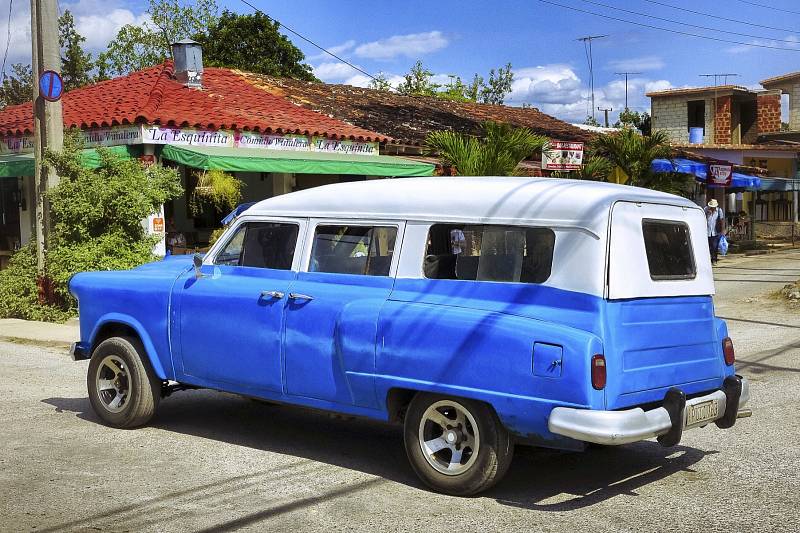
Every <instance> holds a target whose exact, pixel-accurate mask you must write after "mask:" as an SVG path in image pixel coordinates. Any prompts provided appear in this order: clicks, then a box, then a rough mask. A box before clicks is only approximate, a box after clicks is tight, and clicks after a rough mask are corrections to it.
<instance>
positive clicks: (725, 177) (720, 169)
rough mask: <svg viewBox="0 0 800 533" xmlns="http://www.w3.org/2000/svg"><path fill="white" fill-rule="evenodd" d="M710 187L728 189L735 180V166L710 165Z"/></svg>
mask: <svg viewBox="0 0 800 533" xmlns="http://www.w3.org/2000/svg"><path fill="white" fill-rule="evenodd" d="M708 177H709V180H708V182H709V185H716V186H718V187H728V186H730V184H731V180H732V179H733V165H708Z"/></svg>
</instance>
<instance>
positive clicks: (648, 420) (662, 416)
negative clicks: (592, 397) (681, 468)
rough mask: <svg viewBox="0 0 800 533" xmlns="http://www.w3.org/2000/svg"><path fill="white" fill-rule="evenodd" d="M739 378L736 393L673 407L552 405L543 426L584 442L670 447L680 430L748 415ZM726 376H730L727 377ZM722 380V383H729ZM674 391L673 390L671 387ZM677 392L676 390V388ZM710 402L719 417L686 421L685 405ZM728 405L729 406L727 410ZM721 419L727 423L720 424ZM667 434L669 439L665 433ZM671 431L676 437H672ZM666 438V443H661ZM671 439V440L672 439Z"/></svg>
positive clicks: (720, 392)
mask: <svg viewBox="0 0 800 533" xmlns="http://www.w3.org/2000/svg"><path fill="white" fill-rule="evenodd" d="M737 378H738V379H739V380H740V381H741V390H740V391H739V390H737V391H736V392H738V394H735V393H734V394H731V393H730V391H729V393H728V394H726V392H725V390H726V387H723V390H716V391H714V392H712V393H711V394H707V395H705V396H700V397H698V398H692V399H691V400H685V399H684V402H683V403H682V404H681V405H679V406H678V407H677V408H676V409H677V410H675V409H673V408H672V407H670V406H667V405H666V403H667V402H666V401H665V406H663V407H658V408H656V409H651V410H649V411H644V410H643V409H641V408H639V407H637V408H635V409H628V410H625V411H594V410H591V409H574V408H570V407H556V408H554V409H553V410H552V412H551V413H550V418H549V420H548V422H547V426H548V428H549V429H550V431H551V432H552V433H556V434H558V435H563V436H565V437H571V438H573V439H577V440H581V441H584V442H593V443H596V444H606V445H609V444H610V445H616V444H627V443H629V442H637V441H640V440H645V439H650V438H653V437H660V438H659V441H661V443H662V444H664V445H665V446H673V445H675V444H677V442H678V441H679V440H680V436H681V433H682V432H683V431H684V430H687V429H692V428H695V427H698V426H703V425H706V424H710V423H711V422H715V423H716V424H717V425H719V426H720V427H730V426H732V425H733V422H734V421H735V420H736V418H743V417H746V416H750V411H749V410H748V409H742V407H744V405H745V404H747V402H748V401H749V400H750V384H749V382H748V381H747V379H746V378H743V377H740V376H737ZM728 379H730V378H728ZM728 379H726V384H725V385H726V386H727V385H729V383H728ZM671 390H672V391H677V389H671ZM678 393H679V394H682V393H680V391H678ZM729 395H730V396H731V397H732V399H734V400H735V399H736V396H738V402H737V405H730V406H729V405H728V403H729V401H728V396H729ZM708 401H714V402H716V404H717V407H718V413H719V416H718V417H717V418H715V419H714V420H704V421H702V422H699V423H695V424H692V425H687V424H686V407H687V406H691V405H697V404H700V403H703V402H708ZM729 408H730V409H729ZM723 419H725V420H724V421H725V422H727V421H729V423H723ZM667 434H670V438H669V439H665V436H666V435H667ZM675 434H677V437H676V438H675ZM662 439H664V440H669V442H666V443H665V442H664V441H663V440H662ZM672 441H674V442H672Z"/></svg>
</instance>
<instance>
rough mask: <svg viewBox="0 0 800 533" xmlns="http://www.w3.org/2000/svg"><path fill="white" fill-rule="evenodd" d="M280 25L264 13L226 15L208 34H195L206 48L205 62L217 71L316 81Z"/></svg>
mask: <svg viewBox="0 0 800 533" xmlns="http://www.w3.org/2000/svg"><path fill="white" fill-rule="evenodd" d="M279 30H280V25H279V24H278V23H277V22H273V21H272V20H270V18H269V17H267V16H265V15H264V14H263V13H260V12H256V13H254V14H252V15H237V14H236V13H232V12H230V11H228V10H225V11H223V12H222V15H221V16H220V17H219V19H217V20H216V21H215V22H214V23H213V24H212V25H211V26H210V27H209V28H208V31H207V32H205V33H202V32H201V33H196V34H194V38H195V40H197V41H198V42H199V43H200V44H202V45H203V59H204V61H205V62H206V64H208V65H211V66H216V67H229V68H237V69H240V70H244V71H247V72H255V73H258V74H269V75H272V76H281V77H287V78H295V79H298V80H305V81H316V78H315V77H314V75H313V74H312V73H311V67H310V66H309V65H306V64H304V63H303V61H304V60H305V55H304V54H303V52H302V51H301V50H300V49H299V48H297V47H296V46H295V45H294V44H292V42H291V41H290V40H289V39H288V38H287V37H286V36H284V35H282V34H281V33H280V31H279Z"/></svg>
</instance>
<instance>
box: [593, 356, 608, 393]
mask: <svg viewBox="0 0 800 533" xmlns="http://www.w3.org/2000/svg"><path fill="white" fill-rule="evenodd" d="M592 387H594V388H595V389H597V390H603V389H604V388H605V387H606V358H605V356H604V355H594V356H592Z"/></svg>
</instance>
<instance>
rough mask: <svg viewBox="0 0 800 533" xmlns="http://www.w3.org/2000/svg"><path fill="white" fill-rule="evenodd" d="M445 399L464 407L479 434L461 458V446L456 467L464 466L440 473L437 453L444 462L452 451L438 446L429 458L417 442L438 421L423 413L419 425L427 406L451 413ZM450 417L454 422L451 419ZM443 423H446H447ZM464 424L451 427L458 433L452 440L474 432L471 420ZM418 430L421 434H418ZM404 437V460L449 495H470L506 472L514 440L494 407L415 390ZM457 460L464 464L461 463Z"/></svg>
mask: <svg viewBox="0 0 800 533" xmlns="http://www.w3.org/2000/svg"><path fill="white" fill-rule="evenodd" d="M448 402H449V403H454V404H456V405H457V406H459V408H463V409H465V411H466V412H468V413H469V414H470V415H471V417H472V419H473V420H474V421H475V425H476V426H477V435H479V437H478V440H477V445H476V448H477V450H478V451H477V453H476V454H472V453H470V454H469V455H470V458H469V459H467V460H465V459H464V456H466V455H467V453H468V448H466V447H465V448H463V451H462V454H463V455H462V456H461V460H460V461H459V463H458V466H457V468H463V469H464V470H463V471H457V473H443V472H442V471H440V470H439V469H442V468H446V467H445V466H444V465H442V464H439V461H437V457H438V458H440V459H441V460H442V462H445V463H446V462H447V461H452V459H453V455H452V454H453V453H455V452H454V451H453V449H452V448H450V449H444V448H442V449H441V451H440V452H437V453H436V455H434V456H432V457H431V459H430V460H429V459H428V454H427V453H426V452H425V451H423V448H422V443H421V439H427V438H428V437H427V436H424V435H425V434H426V433H427V432H428V431H432V432H433V433H432V435H431V436H435V434H436V432H437V431H438V428H437V426H440V424H433V423H432V422H431V421H430V420H428V419H427V417H426V420H427V421H426V423H425V425H424V426H422V428H421V424H422V421H423V417H425V416H426V415H425V413H426V411H428V409H429V408H434V409H437V410H440V411H439V412H440V413H442V412H444V413H446V416H452V415H453V413H454V411H448V407H447V406H446V405H447V403H448ZM437 404H438V405H439V407H435V406H436V405H437ZM453 409H454V410H457V408H456V407H453ZM453 421H454V422H455V420H453ZM447 425H448V426H449V425H450V424H447ZM466 425H467V428H466V429H464V428H459V427H458V426H456V427H454V428H453V429H452V431H454V432H455V433H456V434H457V435H460V436H457V437H456V439H457V440H456V441H455V442H456V443H460V442H465V441H466V438H465V437H463V435H464V434H469V433H473V434H474V433H475V432H474V430H473V429H472V428H471V425H472V424H471V423H468V424H466ZM448 431H449V430H448ZM421 434H422V435H423V437H421ZM446 434H447V431H443V432H442V436H441V438H443V439H445V437H446V436H447V435H446ZM404 439H405V445H406V454H407V455H408V460H409V461H410V462H411V467H412V468H413V469H414V472H416V474H417V476H419V478H420V479H421V480H422V482H423V483H425V484H426V485H428V486H429V487H430V488H432V489H433V490H435V491H437V492H442V493H445V494H451V495H453V496H471V495H473V494H477V493H479V492H482V491H484V490H486V489H488V488H490V487H491V486H493V485H494V484H495V483H497V482H498V481H500V479H502V477H503V476H504V475H505V474H506V472H507V471H508V467H509V466H510V465H511V459H512V458H513V456H514V441H513V439H512V437H511V435H510V434H509V433H508V430H506V428H505V427H504V426H503V424H502V423H501V422H500V420H499V419H498V418H497V414H495V412H494V409H492V408H491V407H490V406H489V405H487V404H485V403H482V402H477V401H474V400H467V399H462V398H453V397H447V396H441V395H438V394H429V393H418V394H417V395H416V396H414V398H413V399H412V400H411V403H410V404H409V406H408V411H407V412H406V417H405V425H404ZM473 441H474V435H473ZM445 442H446V439H445ZM448 454H449V458H448ZM473 455H474V459H473V457H472V456H473ZM430 461H432V462H434V463H435V464H439V469H437V468H436V467H434V466H433V465H432V464H431V462H430ZM461 463H464V464H463V465H461ZM470 463H471V464H470ZM451 466H452V465H451Z"/></svg>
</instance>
